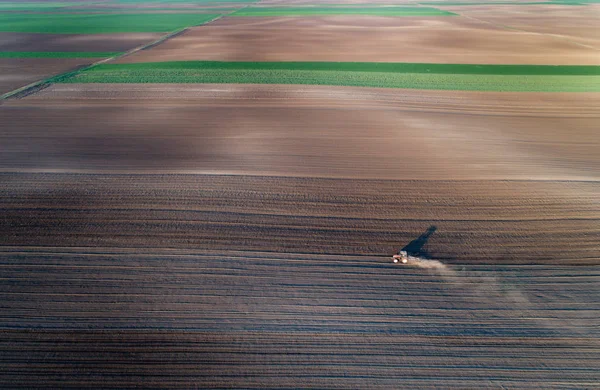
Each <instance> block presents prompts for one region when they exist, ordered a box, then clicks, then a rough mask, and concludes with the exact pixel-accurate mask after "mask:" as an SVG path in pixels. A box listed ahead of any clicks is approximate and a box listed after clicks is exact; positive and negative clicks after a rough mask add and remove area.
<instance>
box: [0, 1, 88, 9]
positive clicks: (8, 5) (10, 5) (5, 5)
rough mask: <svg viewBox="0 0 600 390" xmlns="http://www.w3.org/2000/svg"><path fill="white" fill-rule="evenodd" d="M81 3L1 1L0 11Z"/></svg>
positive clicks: (50, 7) (58, 6)
mask: <svg viewBox="0 0 600 390" xmlns="http://www.w3.org/2000/svg"><path fill="white" fill-rule="evenodd" d="M80 4H81V3H65V2H53V1H48V2H25V1H14V2H3V1H0V11H30V10H49V9H53V8H61V7H67V6H73V5H80Z"/></svg>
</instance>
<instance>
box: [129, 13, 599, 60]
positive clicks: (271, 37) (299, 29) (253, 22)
mask: <svg viewBox="0 0 600 390" xmlns="http://www.w3.org/2000/svg"><path fill="white" fill-rule="evenodd" d="M176 60H177V61H183V60H223V61H364V62H435V63H505V64H556V65H558V64H600V57H599V56H597V55H596V51H594V50H593V49H590V48H587V47H583V46H581V45H579V44H577V43H575V42H570V41H567V40H564V39H559V38H557V37H552V36H547V35H542V34H531V33H524V32H520V31H515V30H509V29H505V28H502V27H498V26H494V25H491V24H489V23H485V22H481V21H478V20H474V19H468V18H464V17H436V18H431V17H429V18H420V17H419V18H416V17H406V18H405V17H401V18H392V17H371V16H360V17H357V16H329V17H266V18H245V17H244V18H241V17H226V18H222V19H220V20H217V21H215V22H213V23H210V24H208V25H205V26H200V27H195V28H192V29H190V30H189V31H188V32H186V33H184V34H182V35H180V36H178V37H177V38H174V39H172V40H169V41H168V42H165V43H164V44H162V45H160V46H158V47H156V48H154V49H153V50H150V51H144V52H140V53H136V54H135V55H132V56H130V57H127V58H123V59H121V60H120V62H151V61H176Z"/></svg>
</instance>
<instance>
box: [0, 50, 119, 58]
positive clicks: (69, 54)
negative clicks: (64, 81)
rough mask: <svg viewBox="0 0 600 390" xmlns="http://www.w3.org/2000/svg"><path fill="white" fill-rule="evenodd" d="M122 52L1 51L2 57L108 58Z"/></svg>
mask: <svg viewBox="0 0 600 390" xmlns="http://www.w3.org/2000/svg"><path fill="white" fill-rule="evenodd" d="M118 54H120V52H96V51H87V52H84V51H0V58H106V57H113V56H116V55H118Z"/></svg>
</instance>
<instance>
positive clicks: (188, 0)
mask: <svg viewBox="0 0 600 390" xmlns="http://www.w3.org/2000/svg"><path fill="white" fill-rule="evenodd" d="M257 1H258V0H113V1H112V2H109V3H105V4H110V3H115V4H177V3H185V4H206V3H256V2H257Z"/></svg>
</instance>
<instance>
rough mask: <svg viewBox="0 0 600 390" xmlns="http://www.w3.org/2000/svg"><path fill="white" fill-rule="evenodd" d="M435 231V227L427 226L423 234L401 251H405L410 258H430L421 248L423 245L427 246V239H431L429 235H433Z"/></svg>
mask: <svg viewBox="0 0 600 390" xmlns="http://www.w3.org/2000/svg"><path fill="white" fill-rule="evenodd" d="M436 230H437V227H436V226H434V225H431V226H429V228H428V229H427V230H426V231H425V232H424V233H423V234H421V235H420V236H419V237H418V238H415V239H414V240H412V241H411V242H409V243H408V244H406V245H405V246H404V248H402V249H401V250H403V251H406V252H407V253H408V254H409V255H410V256H415V257H430V256H429V253H427V251H426V250H424V249H423V247H424V246H425V244H427V241H428V240H429V237H431V235H432V234H433V233H435V231H436Z"/></svg>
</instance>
